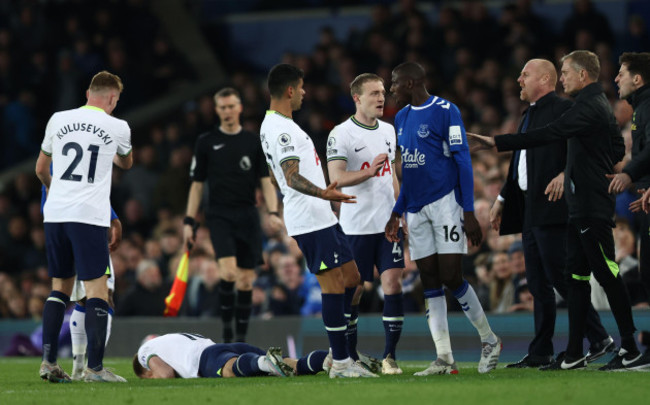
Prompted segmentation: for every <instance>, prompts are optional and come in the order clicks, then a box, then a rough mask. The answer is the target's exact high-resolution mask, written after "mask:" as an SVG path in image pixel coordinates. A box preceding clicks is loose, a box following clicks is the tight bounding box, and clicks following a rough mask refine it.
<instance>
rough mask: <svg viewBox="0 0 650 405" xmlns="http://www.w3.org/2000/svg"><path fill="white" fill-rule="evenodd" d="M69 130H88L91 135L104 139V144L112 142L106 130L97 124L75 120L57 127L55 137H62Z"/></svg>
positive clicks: (69, 131)
mask: <svg viewBox="0 0 650 405" xmlns="http://www.w3.org/2000/svg"><path fill="white" fill-rule="evenodd" d="M71 132H90V133H92V134H93V135H97V136H98V137H99V138H100V139H101V140H102V141H104V145H110V144H111V143H113V140H112V139H111V136H110V135H109V134H107V133H106V131H104V130H103V129H101V128H99V127H98V126H95V125H93V124H89V123H85V122H81V123H79V122H75V123H73V124H66V125H65V126H63V127H61V128H59V130H58V131H57V132H56V137H57V138H59V139H63V137H64V136H65V135H67V134H69V133H71Z"/></svg>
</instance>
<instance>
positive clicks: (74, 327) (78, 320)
mask: <svg viewBox="0 0 650 405" xmlns="http://www.w3.org/2000/svg"><path fill="white" fill-rule="evenodd" d="M70 337H71V339H72V368H73V370H83V369H84V367H86V346H88V339H87V338H86V307H84V306H83V305H79V304H76V305H75V307H74V311H72V314H71V315H70Z"/></svg>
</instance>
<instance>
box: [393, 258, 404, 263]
mask: <svg viewBox="0 0 650 405" xmlns="http://www.w3.org/2000/svg"><path fill="white" fill-rule="evenodd" d="M402 260H403V259H402V258H401V257H400V258H399V259H393V263H397V262H401V261H402Z"/></svg>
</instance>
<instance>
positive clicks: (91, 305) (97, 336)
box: [86, 298, 110, 371]
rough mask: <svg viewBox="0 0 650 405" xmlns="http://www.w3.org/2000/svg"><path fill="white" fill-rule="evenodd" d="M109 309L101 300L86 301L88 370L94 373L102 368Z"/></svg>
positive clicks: (91, 299) (106, 303)
mask: <svg viewBox="0 0 650 405" xmlns="http://www.w3.org/2000/svg"><path fill="white" fill-rule="evenodd" d="M109 309H110V308H109V306H108V302H106V301H104V300H103V299H101V298H90V299H88V300H87V301H86V335H87V337H88V349H87V352H88V368H90V369H92V370H95V371H100V370H101V369H102V368H103V363H102V362H103V360H104V347H105V345H106V328H107V325H108V311H109Z"/></svg>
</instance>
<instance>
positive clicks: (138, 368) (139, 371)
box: [133, 353, 144, 378]
mask: <svg viewBox="0 0 650 405" xmlns="http://www.w3.org/2000/svg"><path fill="white" fill-rule="evenodd" d="M133 372H134V373H135V375H137V376H138V377H140V378H142V375H143V374H144V367H142V364H140V361H139V360H138V353H136V354H135V356H133Z"/></svg>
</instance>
